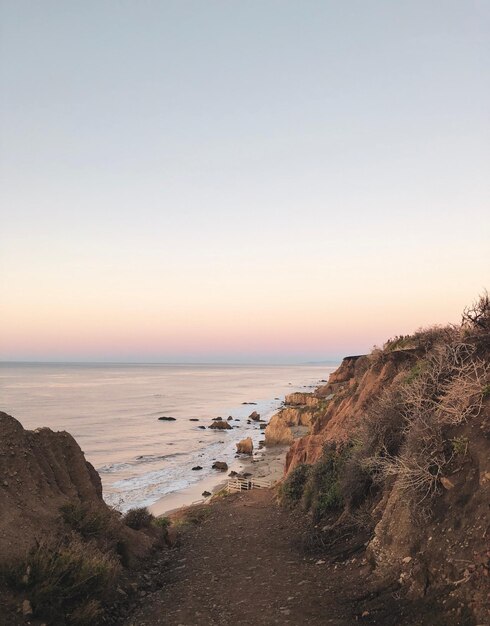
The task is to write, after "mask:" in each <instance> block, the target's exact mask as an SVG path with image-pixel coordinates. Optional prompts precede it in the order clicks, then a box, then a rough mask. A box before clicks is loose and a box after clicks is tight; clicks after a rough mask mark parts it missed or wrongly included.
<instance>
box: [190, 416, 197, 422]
mask: <svg viewBox="0 0 490 626" xmlns="http://www.w3.org/2000/svg"><path fill="white" fill-rule="evenodd" d="M198 421H199V419H198V418H197V417H191V418H189V422H198Z"/></svg>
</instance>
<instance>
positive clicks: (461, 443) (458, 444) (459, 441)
mask: <svg viewBox="0 0 490 626" xmlns="http://www.w3.org/2000/svg"><path fill="white" fill-rule="evenodd" d="M451 445H452V449H453V452H454V454H457V455H459V456H466V454H467V453H468V445H469V441H468V437H463V436H461V437H454V439H451Z"/></svg>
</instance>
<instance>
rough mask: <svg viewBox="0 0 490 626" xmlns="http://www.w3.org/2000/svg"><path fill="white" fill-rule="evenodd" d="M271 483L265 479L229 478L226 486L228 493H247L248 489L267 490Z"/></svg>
mask: <svg viewBox="0 0 490 626" xmlns="http://www.w3.org/2000/svg"><path fill="white" fill-rule="evenodd" d="M270 487H272V481H271V480H266V479H265V478H230V480H229V481H228V484H227V486H226V488H227V490H228V491H248V490H249V489H269V488H270Z"/></svg>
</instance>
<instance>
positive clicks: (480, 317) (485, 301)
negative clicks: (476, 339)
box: [461, 290, 490, 332]
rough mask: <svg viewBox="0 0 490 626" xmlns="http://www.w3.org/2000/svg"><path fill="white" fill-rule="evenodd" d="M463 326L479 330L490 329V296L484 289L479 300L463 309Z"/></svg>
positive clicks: (485, 330) (486, 330)
mask: <svg viewBox="0 0 490 626" xmlns="http://www.w3.org/2000/svg"><path fill="white" fill-rule="evenodd" d="M461 323H462V326H463V327H464V328H466V329H470V330H475V331H479V332H489V331H490V297H489V295H488V291H486V290H485V291H484V292H483V293H482V295H481V296H479V298H478V300H476V301H475V302H473V304H472V305H471V306H469V307H466V308H465V310H464V311H463V315H462V320H461Z"/></svg>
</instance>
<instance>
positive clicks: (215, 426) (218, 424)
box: [208, 418, 233, 430]
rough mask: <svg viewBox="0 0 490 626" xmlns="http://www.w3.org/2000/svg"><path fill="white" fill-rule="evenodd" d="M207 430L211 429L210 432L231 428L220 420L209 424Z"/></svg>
mask: <svg viewBox="0 0 490 626" xmlns="http://www.w3.org/2000/svg"><path fill="white" fill-rule="evenodd" d="M208 428H211V430H231V429H232V428H233V427H232V426H230V424H229V423H228V422H224V421H222V420H221V418H220V420H219V421H216V422H213V423H212V424H211V426H208Z"/></svg>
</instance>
